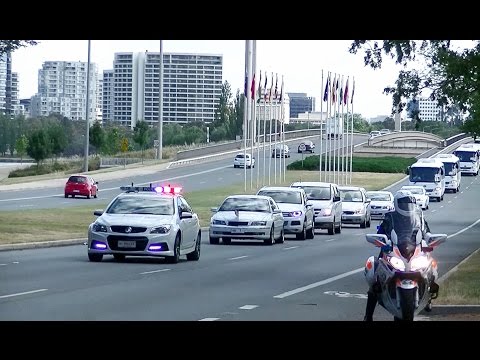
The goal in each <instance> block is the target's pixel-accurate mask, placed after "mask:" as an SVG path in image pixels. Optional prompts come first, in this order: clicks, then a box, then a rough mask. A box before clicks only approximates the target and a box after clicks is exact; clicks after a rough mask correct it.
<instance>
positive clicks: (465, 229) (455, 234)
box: [447, 219, 480, 239]
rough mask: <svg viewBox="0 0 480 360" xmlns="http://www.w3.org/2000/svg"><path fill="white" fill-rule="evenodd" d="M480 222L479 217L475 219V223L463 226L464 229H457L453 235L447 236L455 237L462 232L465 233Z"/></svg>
mask: <svg viewBox="0 0 480 360" xmlns="http://www.w3.org/2000/svg"><path fill="white" fill-rule="evenodd" d="M478 223H480V219H478V220H477V221H475V222H474V223H473V224H471V225H468V226H467V227H466V228H463V229H462V230H459V231H457V232H456V233H453V234H451V235H448V236H447V238H449V239H450V238H452V237H455V236H457V235H460V234H461V233H463V232H464V231H467V230H468V229H471V228H472V227H474V226H475V225H477V224H478Z"/></svg>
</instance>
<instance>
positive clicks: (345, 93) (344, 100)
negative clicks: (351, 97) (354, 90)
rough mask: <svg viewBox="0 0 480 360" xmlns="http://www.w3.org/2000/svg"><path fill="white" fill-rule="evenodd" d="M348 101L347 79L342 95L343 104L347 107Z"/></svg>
mask: <svg viewBox="0 0 480 360" xmlns="http://www.w3.org/2000/svg"><path fill="white" fill-rule="evenodd" d="M347 101H348V78H347V83H346V84H345V92H344V93H343V104H344V105H347Z"/></svg>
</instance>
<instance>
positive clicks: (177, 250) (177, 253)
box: [167, 234, 180, 264]
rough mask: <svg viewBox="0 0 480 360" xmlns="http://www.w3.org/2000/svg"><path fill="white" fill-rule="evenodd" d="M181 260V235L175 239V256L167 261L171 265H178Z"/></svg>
mask: <svg viewBox="0 0 480 360" xmlns="http://www.w3.org/2000/svg"><path fill="white" fill-rule="evenodd" d="M179 260H180V234H177V237H176V238H175V245H173V256H169V257H168V258H167V261H168V262H169V263H170V264H176V263H178V261H179Z"/></svg>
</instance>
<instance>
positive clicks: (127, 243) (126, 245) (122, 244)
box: [118, 240, 137, 248]
mask: <svg viewBox="0 0 480 360" xmlns="http://www.w3.org/2000/svg"><path fill="white" fill-rule="evenodd" d="M118 247H119V248H136V247H137V245H136V243H135V241H126V240H119V241H118Z"/></svg>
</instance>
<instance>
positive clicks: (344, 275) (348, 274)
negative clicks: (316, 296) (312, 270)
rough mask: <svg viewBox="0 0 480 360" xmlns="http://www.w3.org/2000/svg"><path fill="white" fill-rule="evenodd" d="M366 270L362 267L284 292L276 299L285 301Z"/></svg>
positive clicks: (276, 296)
mask: <svg viewBox="0 0 480 360" xmlns="http://www.w3.org/2000/svg"><path fill="white" fill-rule="evenodd" d="M364 269H365V268H364V267H361V268H358V269H355V270H351V271H348V272H346V273H343V274H339V275H336V276H333V277H331V278H328V279H325V280H322V281H317V282H315V283H313V284H310V285H306V286H302V287H300V288H298V289H293V290H290V291H287V292H284V293H281V294H279V295H275V296H274V298H276V299H283V298H286V297H287V296H291V295H295V294H298V293H300V292H302V291H306V290H310V289H313V288H316V287H318V286H322V285H325V284H328V283H331V282H333V281H335V280H339V279H342V278H344V277H347V276H350V275H353V274H356V273H358V272H360V271H363V270H364Z"/></svg>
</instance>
